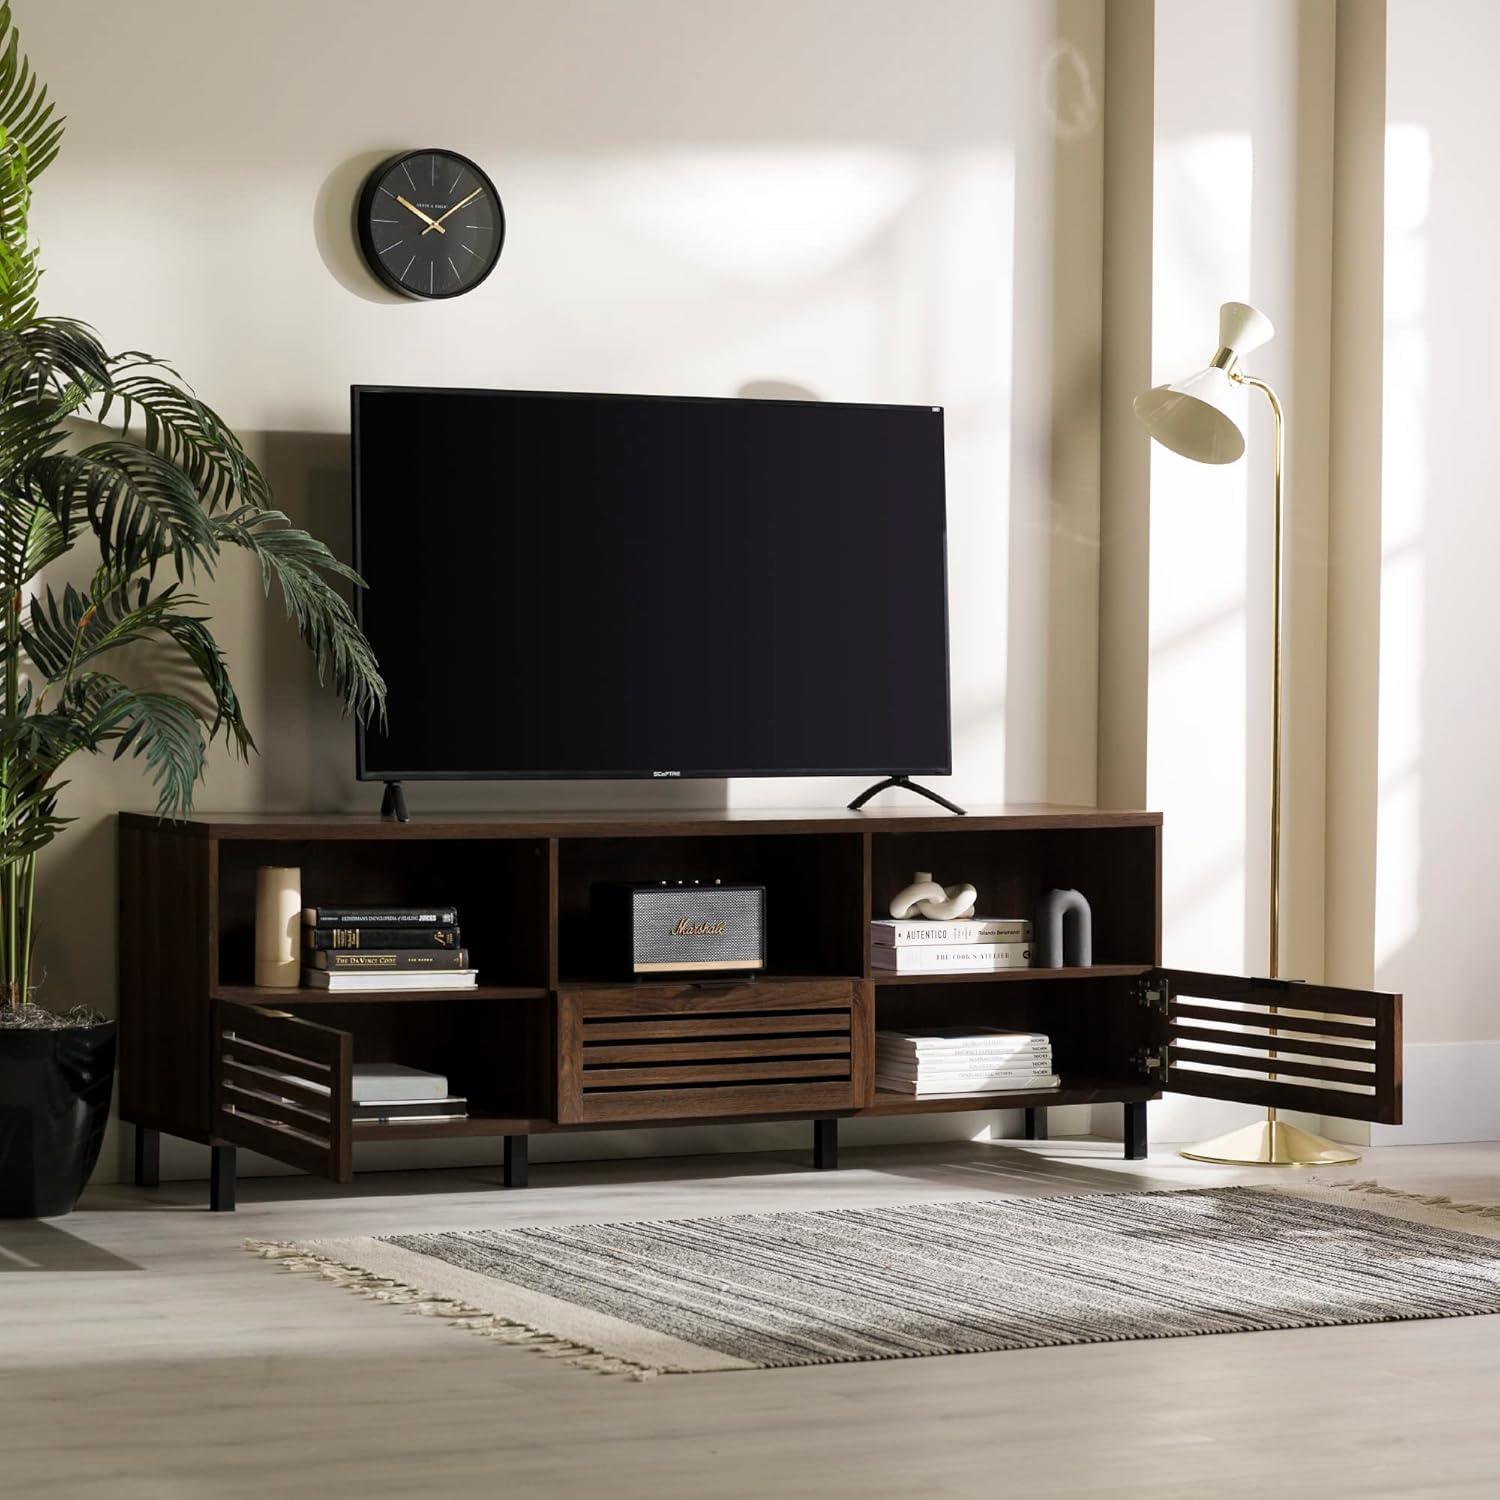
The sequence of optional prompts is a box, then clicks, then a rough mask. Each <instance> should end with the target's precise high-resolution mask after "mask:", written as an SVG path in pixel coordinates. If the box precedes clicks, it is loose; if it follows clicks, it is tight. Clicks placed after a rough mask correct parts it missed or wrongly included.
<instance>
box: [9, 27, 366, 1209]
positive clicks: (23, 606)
mask: <svg viewBox="0 0 1500 1500" xmlns="http://www.w3.org/2000/svg"><path fill="white" fill-rule="evenodd" d="M61 137H62V120H61V119H60V118H59V117H58V116H57V115H56V114H55V113H54V108H53V106H52V104H51V103H50V102H49V101H48V99H47V92H46V89H45V88H44V87H42V86H41V85H40V83H39V82H38V80H37V79H36V77H35V75H34V74H33V73H32V71H31V67H30V65H29V63H28V62H27V60H26V59H25V58H24V57H23V56H22V54H21V51H20V47H19V42H18V38H17V34H16V30H15V26H14V24H13V22H12V19H11V13H10V6H9V5H8V4H0V1216H4V1217H17V1216H24V1217H33V1216H36V1217H41V1216H48V1215H52V1214H59V1213H66V1212H68V1211H69V1210H70V1209H71V1208H72V1207H73V1205H74V1203H75V1202H76V1201H77V1198H78V1194H79V1193H80V1192H81V1191H82V1189H83V1185H84V1183H85V1182H86V1181H87V1179H88V1176H89V1173H90V1172H91V1171H92V1169H93V1166H94V1162H95V1160H96V1159H97V1157H98V1154H99V1146H100V1142H101V1140H102V1137H103V1133H104V1125H105V1121H106V1119H107V1117H108V1113H109V1103H110V1094H111V1089H112V1083H113V1075H114V1053H115V1026H114V1023H113V1022H112V1021H109V1020H106V1019H105V1018H104V1017H103V1016H102V1015H100V1014H99V1013H98V1012H97V1011H96V1010H95V1009H94V1008H93V1006H92V1005H91V1004H90V1003H89V1001H90V999H91V998H92V997H87V996H84V997H68V998H69V999H75V1000H78V1001H81V1002H82V1003H80V1004H77V1005H75V1006H74V1007H73V1008H71V1009H69V1010H66V1011H64V1012H62V1013H58V1012H56V1011H54V1010H51V1009H47V1008H45V1007H43V1006H41V1005H39V1004H37V1003H36V999H35V996H34V987H35V975H34V970H33V963H32V947H33V936H34V932H35V925H34V921H33V918H34V907H35V902H34V895H35V889H36V861H37V856H38V855H39V854H40V853H41V851H42V850H43V849H45V848H46V847H47V845H48V844H49V843H51V841H52V840H53V839H54V838H56V837H57V836H58V834H59V833H60V832H61V831H62V830H63V828H64V826H65V825H66V823H67V821H68V820H67V819H66V818H65V817H63V816H62V815H61V814H60V813H59V810H58V793H59V791H60V789H61V788H62V786H63V785H64V784H65V783H64V782H63V781H62V780H61V779H60V777H61V775H62V772H63V769H64V767H65V765H66V764H67V762H68V760H69V759H70V757H72V756H75V755H79V754H99V753H102V752H106V751H107V752H109V753H111V754H112V755H114V756H115V757H116V758H117V759H118V758H119V757H121V756H125V755H129V756H133V757H135V758H137V759H138V760H139V761H140V762H141V764H142V766H143V768H144V770H145V772H146V774H147V775H148V776H149V777H150V779H151V780H152V782H153V783H154V785H155V787H156V791H157V807H158V811H159V813H160V814H161V815H162V816H164V817H173V816H181V815H183V814H185V813H187V812H188V811H189V810H190V809H191V806H192V798H193V791H194V788H195V786H196V785H197V783H198V782H199V780H200V779H201V778H202V776H203V771H204V763H205V758H206V755H207V753H208V749H209V746H210V745H211V744H212V743H213V742H214V741H215V740H216V739H221V738H222V739H223V740H224V742H225V743H226V744H227V745H228V747H229V749H230V751H231V752H233V753H235V754H238V755H240V756H248V755H249V754H250V753H251V752H252V751H253V750H254V749H255V742H254V740H253V739H252V738H251V734H250V730H249V727H248V726H247V725H246V723H245V719H244V715H243V713H242V712H241V707H240V701H239V698H238V697H237V696H236V694H235V690H234V686H233V683H232V682H231V680H230V673H229V668H228V664H227V662H226V660H225V657H224V654H223V652H222V651H221V650H220V649H219V646H218V645H217V643H216V642H215V640H214V637H213V634H212V631H211V629H210V621H209V617H208V615H207V614H206V613H205V609H204V604H203V601H202V598H201V596H200V594H199V592H198V591H199V589H200V588H201V586H202V585H203V584H204V583H205V582H208V581H211V580H212V579H213V577H214V573H215V570H216V568H217V567H218V566H219V564H220V562H221V560H222V559H223V558H225V557H226V556H228V555H230V554H231V551H232V550H233V551H243V552H248V553H250V554H251V556H252V557H254V559H255V560H256V562H257V563H258V564H259V567H260V571H261V577H262V581H263V583H264V586H265V589H266V592H267V594H268V595H270V594H271V593H272V592H277V593H279V594H280V595H281V598H282V600H283V602H284V604H285V606H286V610H287V614H288V616H289V617H290V618H291V619H292V620H293V621H294V622H295V624H296V627H297V628H298V630H299V631H300V632H301V635H302V639H303V640H304V642H305V643H306V644H307V647H308V649H309V650H310V651H311V652H312V654H313V656H314V658H315V659H316V662H317V669H318V674H319V677H320V679H327V678H331V679H332V684H333V688H334V690H335V691H336V692H337V693H339V695H340V696H341V697H342V699H343V702H344V705H345V709H346V711H348V712H350V713H352V714H355V715H357V716H360V717H362V718H366V719H368V718H369V717H370V716H371V715H374V714H379V713H382V712H383V709H384V702H385V686H384V683H383V682H382V681H381V677H380V672H379V669H378V667H377V666H376V662H375V658H374V656H373V654H372V653H371V651H370V647H369V643H368V642H367V641H366V640H365V637H364V636H363V634H362V633H361V632H360V629H359V627H358V625H357V624H356V623H355V619H354V616H353V613H352V612H351V610H350V608H349V605H348V604H347V602H346V601H345V599H344V598H343V596H342V595H341V594H340V592H339V590H338V586H337V585H338V584H339V583H340V582H342V583H344V584H349V585H353V586H355V587H358V586H360V580H359V578H358V577H357V576H356V575H355V574H354V573H353V571H352V570H351V569H349V568H347V567H345V566H344V564H342V563H341V562H339V561H338V560H337V559H336V558H335V557H334V555H333V553H332V552H330V551H329V549H328V548H327V547H326V546H325V545H324V544H323V543H322V542H320V541H318V540H317V539H316V538H315V537H313V536H311V535H309V534H308V533H307V532H306V531H302V530H299V529H298V528H297V527H295V526H292V525H290V524H289V523H288V521H287V518H286V516H285V515H283V514H282V513H281V512H280V511H278V510H276V509H274V507H273V505H272V503H271V494H270V490H269V487H268V486H267V484H266V481H265V478H264V476H263V475H262V474H261V473H260V471H259V470H258V469H257V468H256V466H255V465H254V464H253V463H252V462H251V461H250V459H249V458H248V457H247V456H246V454H245V451H244V449H243V448H242V446H241V445H240V442H239V440H238V439H237V438H236V437H235V435H234V434H233V433H232V432H231V431H230V430H229V429H228V428H227V427H226V426H225V425H224V423H223V422H222V421H221V420H220V419H219V417H218V416H217V415H215V413H214V412H213V411H212V410H211V409H210V408H209V407H208V406H206V405H205V404H204V403H203V402H201V401H200V400H198V398H197V397H196V396H195V395H194V394H193V393H192V392H191V391H190V390H189V389H188V388H187V387H186V386H185V385H184V384H183V383H182V381H181V380H180V379H179V378H178V377H177V376H176V375H175V374H174V373H173V372H172V370H171V369H169V368H168V367H167V366H165V365H163V364H162V362H161V361H159V360H157V359H155V358H153V357H152V356H150V355H146V354H140V353H127V354H110V353H108V352H107V351H106V350H105V348H104V347H103V345H102V344H101V343H100V341H99V339H98V337H97V336H96V335H95V333H94V332H93V330H92V329H90V328H89V327H88V326H87V325H85V324H83V323H79V322H76V321H74V320H73V319H71V318H60V317H50V316H43V315H42V314H41V312H40V310H39V308H38V304H37V281H38V276H39V274H40V271H39V267H38V264H37V255H36V247H35V246H34V244H33V243H32V240H31V237H30V233H29V230H28V223H27V220H28V212H29V208H30V202H31V189H32V184H33V183H34V182H35V181H36V179H37V178H38V177H39V176H40V175H41V174H42V172H44V171H45V170H46V168H47V166H48V164H49V163H50V162H51V161H52V160H53V158H54V157H55V156H56V154H57V149H58V145H59V142H60V140H61ZM64 572H66V573H67V575H68V577H69V579H72V580H82V581H81V582H79V581H63V580H62V576H61V575H62V574H63V573H64ZM163 668H166V670H165V672H164V671H163V670H162V669H163ZM50 998H51V997H49V999H50Z"/></svg>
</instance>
